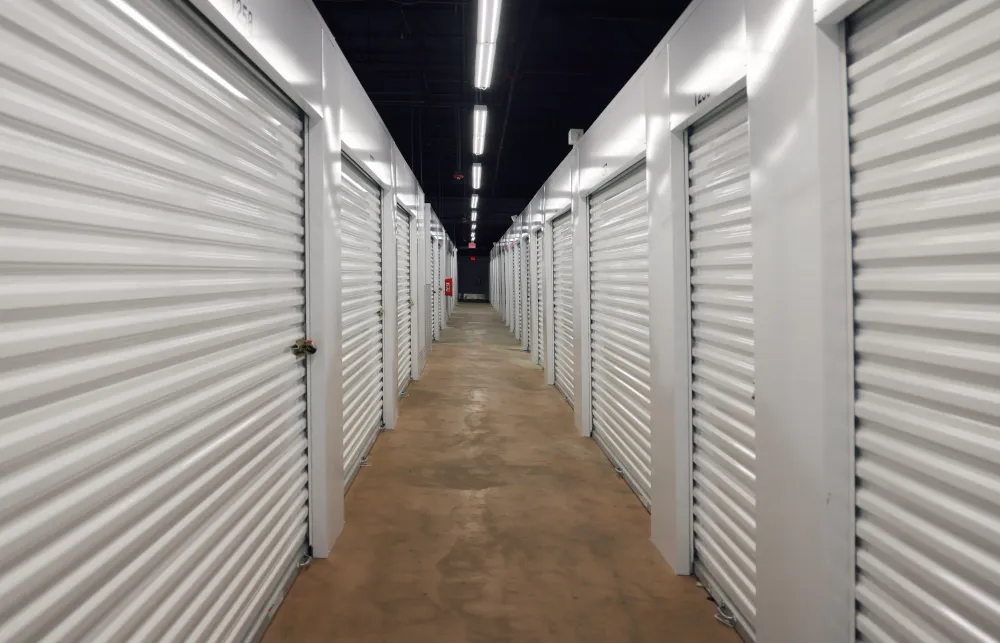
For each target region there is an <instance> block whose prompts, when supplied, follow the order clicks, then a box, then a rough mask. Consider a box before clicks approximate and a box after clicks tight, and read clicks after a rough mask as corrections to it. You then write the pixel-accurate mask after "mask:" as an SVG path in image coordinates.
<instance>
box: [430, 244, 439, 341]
mask: <svg viewBox="0 0 1000 643" xmlns="http://www.w3.org/2000/svg"><path fill="white" fill-rule="evenodd" d="M437 283H438V240H437V235H434V236H432V237H431V338H432V339H434V340H435V341H436V340H438V339H439V338H440V336H439V335H438V326H437V320H438V291H437Z"/></svg>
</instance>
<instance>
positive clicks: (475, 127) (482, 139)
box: [472, 105, 487, 207]
mask: <svg viewBox="0 0 1000 643" xmlns="http://www.w3.org/2000/svg"><path fill="white" fill-rule="evenodd" d="M486 116H487V112H486V105H476V106H475V107H474V108H473V110H472V153H473V154H475V155H476V156H479V155H480V154H482V153H483V149H485V147H486ZM473 207H475V206H473Z"/></svg>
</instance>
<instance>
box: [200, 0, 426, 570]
mask: <svg viewBox="0 0 1000 643" xmlns="http://www.w3.org/2000/svg"><path fill="white" fill-rule="evenodd" d="M192 2H193V4H194V5H195V7H197V8H198V9H199V10H200V11H201V12H202V13H203V14H204V15H205V16H206V17H207V18H208V19H209V21H211V22H212V23H213V24H214V25H215V26H216V27H217V28H218V29H219V30H220V31H222V33H223V34H225V35H226V36H227V37H228V38H229V39H230V40H231V41H232V42H233V43H234V44H235V45H236V46H237V47H238V48H239V49H240V50H241V51H242V52H243V53H245V54H246V55H247V56H248V57H249V58H250V59H251V60H253V61H254V62H255V63H256V64H257V65H258V66H259V67H260V68H261V69H262V70H263V71H264V72H265V73H266V74H267V75H268V76H269V77H270V78H271V80H273V81H274V82H275V83H276V84H277V85H278V86H279V87H281V88H282V89H283V90H284V91H285V92H286V93H287V94H288V95H289V97H291V98H292V100H294V101H295V102H296V103H297V104H298V105H299V106H300V107H301V108H302V109H303V110H304V111H305V112H306V115H307V127H308V132H307V137H306V138H307V143H306V146H307V150H306V183H307V185H306V210H307V231H308V260H307V264H308V267H307V271H308V304H307V308H308V310H307V327H308V328H307V330H308V333H309V336H310V338H312V339H313V341H314V342H315V344H316V346H317V347H318V349H319V351H318V352H317V354H316V355H315V356H313V357H311V358H310V360H311V361H310V366H309V374H308V377H309V383H308V397H309V410H308V414H309V421H308V422H309V432H310V436H309V441H310V480H309V489H310V510H311V511H310V543H311V545H312V548H313V555H314V556H316V557H325V556H327V555H329V553H330V550H331V549H332V547H333V544H334V542H335V541H336V539H337V536H338V535H339V534H340V532H341V530H342V528H343V523H344V491H343V490H344V471H343V432H342V426H341V424H342V419H343V404H342V399H341V398H342V396H341V392H342V388H343V387H342V379H341V358H342V355H341V344H340V336H341V332H340V298H339V292H340V206H339V195H340V190H341V181H342V179H341V153H342V152H346V153H348V154H350V155H351V157H352V158H353V159H354V160H355V161H357V162H358V163H359V164H360V165H361V166H362V167H363V168H364V169H365V170H366V171H367V172H368V173H369V174H371V175H372V176H373V177H374V178H375V179H376V180H377V181H378V182H379V183H380V184H381V186H382V190H383V204H382V207H383V210H382V214H383V293H384V297H383V309H384V310H383V314H384V316H383V319H384V320H385V328H384V331H385V332H384V346H383V349H384V350H383V352H384V362H383V367H384V368H385V372H386V373H395V372H396V361H397V351H396V342H397V338H396V284H395V274H396V270H395V261H396V253H395V241H394V237H393V235H394V227H393V218H394V213H395V204H396V201H397V200H398V201H399V202H401V203H402V204H403V205H404V206H405V207H407V208H408V209H409V210H410V211H411V212H412V213H413V214H414V215H415V219H416V220H415V223H414V232H415V234H414V237H415V238H414V240H413V241H412V244H413V245H412V248H413V249H414V250H415V251H417V253H418V254H417V255H415V259H414V262H413V263H414V265H415V266H418V267H420V268H418V269H417V270H416V271H415V272H416V273H417V274H415V275H414V277H413V279H414V282H413V283H414V285H416V284H417V283H418V281H419V279H421V277H423V276H424V275H426V273H425V272H424V273H421V270H422V269H424V267H425V266H426V265H427V263H428V257H429V255H428V250H429V244H428V243H427V242H426V239H427V227H426V224H427V212H426V210H425V204H424V193H423V190H422V189H421V188H420V186H419V185H418V184H417V181H416V178H415V177H414V175H413V172H412V171H411V170H410V168H409V167H408V166H407V164H406V162H405V161H404V160H403V157H402V155H401V154H399V150H398V148H397V146H396V145H395V144H394V143H393V141H392V139H391V137H390V136H389V134H388V131H387V130H386V128H385V125H384V124H383V123H382V121H381V119H380V118H379V116H378V112H377V111H376V110H375V108H374V106H373V105H372V103H371V101H370V99H369V98H368V96H367V94H365V92H364V90H363V88H362V87H361V84H360V83H359V82H358V79H357V77H356V76H355V74H354V72H353V70H352V69H351V67H350V65H349V64H348V62H347V60H346V58H345V57H344V55H343V52H342V51H341V50H340V48H339V47H338V46H337V44H336V41H335V40H334V38H333V36H332V34H331V33H330V32H329V30H328V29H327V28H326V25H325V23H324V21H323V18H322V16H320V14H319V12H318V11H317V10H316V8H315V6H314V5H313V3H312V2H311V1H310V0H255V1H254V2H253V3H252V7H251V11H252V13H253V20H252V23H248V21H247V20H246V19H245V18H244V17H242V16H240V15H238V14H237V13H236V12H235V11H234V5H233V3H232V1H231V0H192ZM420 292H421V294H422V291H420ZM417 299H418V303H419V304H420V306H422V305H425V304H426V303H427V302H422V301H419V300H420V299H422V296H421V297H419V298H417ZM420 306H418V308H417V310H418V311H419V310H420V309H421V308H420ZM417 317H418V318H417V319H416V320H414V322H415V329H417V330H419V327H420V324H422V322H423V318H422V317H421V316H420V315H419V314H418V315H417ZM414 335H415V338H414V340H413V345H412V348H413V351H414V354H413V362H414V376H415V377H416V376H418V375H419V368H420V360H419V354H420V350H421V347H422V342H423V338H424V335H423V334H421V333H420V332H415V333H414ZM385 381H386V390H385V395H384V399H385V406H384V409H383V412H384V417H385V421H386V424H387V426H389V427H391V426H393V423H394V422H395V419H396V415H397V408H396V402H397V397H396V386H395V378H394V377H386V378H385Z"/></svg>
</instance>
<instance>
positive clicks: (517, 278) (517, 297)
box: [514, 239, 525, 339]
mask: <svg viewBox="0 0 1000 643" xmlns="http://www.w3.org/2000/svg"><path fill="white" fill-rule="evenodd" d="M521 246H522V243H521V240H520V239H518V240H517V242H515V244H514V304H515V305H516V306H517V317H515V318H514V336H515V337H517V338H518V339H521V334H522V332H523V329H524V312H525V311H524V252H522V250H521Z"/></svg>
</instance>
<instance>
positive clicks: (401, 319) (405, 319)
mask: <svg viewBox="0 0 1000 643" xmlns="http://www.w3.org/2000/svg"><path fill="white" fill-rule="evenodd" d="M412 332H413V300H412V298H411V297H410V215H409V214H408V213H407V212H406V210H404V209H402V208H397V209H396V349H397V360H396V383H397V384H398V386H399V394H400V395H402V394H403V391H405V390H406V385H407V384H409V382H410V374H411V372H412V370H413V357H412V350H413V349H412V346H411V345H410V344H411V341H410V337H411V333H412Z"/></svg>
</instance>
